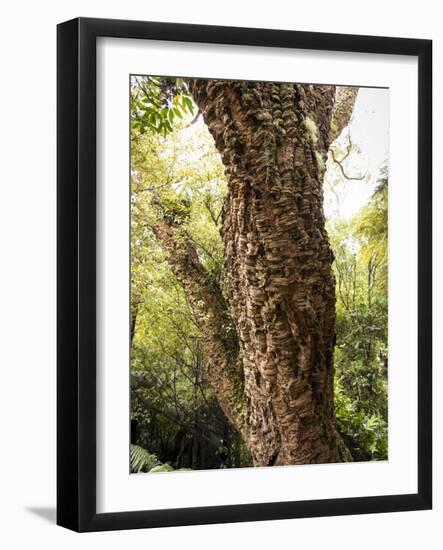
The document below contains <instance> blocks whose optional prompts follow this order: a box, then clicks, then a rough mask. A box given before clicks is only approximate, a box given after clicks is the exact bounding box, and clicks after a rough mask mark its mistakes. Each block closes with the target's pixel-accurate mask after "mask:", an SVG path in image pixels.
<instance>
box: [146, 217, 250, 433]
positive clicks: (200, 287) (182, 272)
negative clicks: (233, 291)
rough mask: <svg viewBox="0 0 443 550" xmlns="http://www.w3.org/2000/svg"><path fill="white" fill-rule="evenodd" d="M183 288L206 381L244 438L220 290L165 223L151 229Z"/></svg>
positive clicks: (234, 339) (231, 329)
mask: <svg viewBox="0 0 443 550" xmlns="http://www.w3.org/2000/svg"><path fill="white" fill-rule="evenodd" d="M153 231H154V234H155V235H156V237H157V239H158V240H159V242H160V243H161V244H162V246H163V248H164V250H165V251H166V253H167V254H168V262H169V265H170V266H171V269H172V271H173V273H174V275H175V276H176V277H177V279H178V281H179V282H180V283H181V285H182V286H183V288H184V290H185V293H186V297H187V300H188V302H189V305H190V307H191V309H192V312H193V315H194V318H195V321H196V323H197V324H198V326H199V328H200V331H201V333H202V335H203V340H204V351H205V358H206V360H205V364H204V370H205V377H206V378H207V380H208V381H209V382H210V384H211V386H212V387H213V389H214V391H215V393H216V395H217V400H218V402H219V404H220V406H221V408H222V410H223V412H224V413H225V415H226V417H227V418H228V420H229V421H230V422H231V423H232V425H233V426H234V427H235V428H236V429H237V430H238V431H239V432H240V433H242V435H243V436H244V437H245V422H244V418H245V414H244V413H245V403H244V379H243V370H242V368H241V364H240V361H239V344H238V336H237V333H236V330H235V326H234V324H233V322H232V319H231V317H230V315H229V310H228V308H227V305H226V302H225V299H224V297H223V295H222V292H221V290H220V286H219V285H218V283H217V281H215V280H214V279H213V278H212V277H211V276H210V274H209V273H208V272H207V271H206V270H205V269H204V267H203V266H202V265H201V263H200V261H199V259H198V255H197V251H196V249H195V246H194V244H193V243H192V242H191V241H190V240H189V239H186V237H185V236H184V235H183V234H181V233H180V229H179V228H177V227H174V223H173V222H171V221H168V220H166V219H161V220H159V221H158V222H157V223H156V224H155V225H154V227H153Z"/></svg>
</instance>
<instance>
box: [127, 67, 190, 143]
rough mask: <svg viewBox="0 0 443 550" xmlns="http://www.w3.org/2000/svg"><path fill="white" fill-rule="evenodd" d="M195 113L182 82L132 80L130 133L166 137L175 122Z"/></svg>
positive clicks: (176, 79)
mask: <svg viewBox="0 0 443 550" xmlns="http://www.w3.org/2000/svg"><path fill="white" fill-rule="evenodd" d="M195 112H196V106H195V104H194V101H193V99H192V96H191V94H190V93H189V90H188V87H187V86H186V83H185V82H184V80H183V79H182V78H160V77H156V76H136V77H134V78H133V84H132V89H131V121H132V126H131V127H132V129H133V130H136V131H137V132H138V133H139V134H144V133H145V132H146V131H152V132H155V133H158V134H161V135H162V136H164V137H165V136H167V135H168V134H169V133H171V132H172V131H173V129H174V124H175V123H176V122H177V121H182V120H183V119H185V118H189V116H193V115H194V113H195Z"/></svg>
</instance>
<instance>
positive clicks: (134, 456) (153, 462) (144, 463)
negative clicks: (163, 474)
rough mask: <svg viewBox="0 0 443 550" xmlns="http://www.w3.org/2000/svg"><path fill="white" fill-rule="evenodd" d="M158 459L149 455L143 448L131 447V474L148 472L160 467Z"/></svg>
mask: <svg viewBox="0 0 443 550" xmlns="http://www.w3.org/2000/svg"><path fill="white" fill-rule="evenodd" d="M160 465H161V462H160V461H159V460H158V458H157V457H156V456H155V455H153V454H151V453H149V452H148V451H147V450H146V449H143V447H139V446H138V445H131V473H136V474H138V473H140V472H149V471H150V470H152V469H153V468H155V467H156V466H160Z"/></svg>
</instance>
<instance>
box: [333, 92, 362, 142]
mask: <svg viewBox="0 0 443 550" xmlns="http://www.w3.org/2000/svg"><path fill="white" fill-rule="evenodd" d="M357 94H358V87H355V86H337V88H336V91H335V102H334V107H333V109H332V116H331V123H330V125H329V143H330V144H332V143H333V142H334V141H335V140H336V139H337V138H338V136H339V135H340V134H341V133H342V131H343V129H344V128H346V126H348V124H349V122H350V121H351V118H352V112H353V110H354V105H355V100H356V99H357Z"/></svg>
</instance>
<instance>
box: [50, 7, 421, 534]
mask: <svg viewBox="0 0 443 550" xmlns="http://www.w3.org/2000/svg"><path fill="white" fill-rule="evenodd" d="M97 37H115V38H122V39H125V38H136V39H155V40H169V41H171V40H174V41H182V42H197V43H212V44H229V45H248V46H267V47H280V48H302V49H305V50H326V51H336V52H358V53H378V54H398V55H408V56H416V57H417V58H418V111H417V112H418V174H417V177H418V179H417V181H418V357H417V368H418V473H417V474H418V491H417V493H416V494H399V495H389V496H374V497H358V498H339V499H326V500H309V501H294V502H272V503H269V502H264V503H260V504H240V505H227V506H210V507H198V508H181V509H166V510H150V511H149V510H140V511H136V512H118V513H97V512H96V475H97V472H96V384H97V382H96V352H97V350H96V318H97V317H96V252H97V244H96V39H97ZM57 47H58V61H57V70H58V79H57V87H58V94H57V115H58V116H57V119H58V122H57V139H58V146H57V181H58V191H57V192H58V199H57V230H58V240H57V256H58V260H57V271H58V277H57V285H58V290H57V302H58V303H57V317H58V321H57V342H58V344H57V347H58V351H57V364H58V366H57V453H58V461H57V523H58V524H59V525H61V526H64V527H67V528H69V529H73V530H75V531H104V530H113V529H132V528H147V527H164V526H176V525H191V524H210V523H223V522H240V521H257V520H272V519H285V518H305V517H320V516H330V515H346V514H368V513H375V512H395V511H410V510H426V509H430V508H431V507H432V423H431V422H432V418H431V410H432V377H431V368H432V367H431V360H432V355H431V354H432V351H431V350H432V345H431V344H432V310H431V308H432V290H431V288H432V270H431V267H432V233H431V228H432V221H431V216H432V208H431V200H432V184H431V176H432V168H431V166H432V125H431V124H432V120H431V116H432V42H431V41H430V40H417V39H405V38H388V37H373V36H352V35H342V34H320V33H313V32H295V31H286V30H263V29H253V28H231V27H217V26H201V25H189V24H175V23H174V24H173V23H157V22H156V23H152V22H140V21H122V20H107V19H88V18H78V19H73V20H71V21H67V22H64V23H61V24H60V25H58V29H57Z"/></svg>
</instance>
